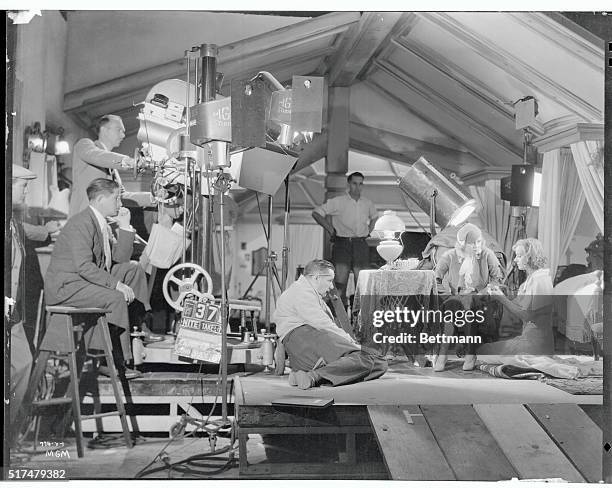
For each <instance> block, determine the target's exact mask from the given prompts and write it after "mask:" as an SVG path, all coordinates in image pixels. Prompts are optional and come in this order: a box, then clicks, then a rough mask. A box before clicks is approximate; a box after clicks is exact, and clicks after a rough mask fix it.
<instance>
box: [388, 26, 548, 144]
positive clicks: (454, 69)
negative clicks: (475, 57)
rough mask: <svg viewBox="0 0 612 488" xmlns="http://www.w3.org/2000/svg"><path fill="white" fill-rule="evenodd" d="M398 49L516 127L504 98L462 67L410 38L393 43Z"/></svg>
mask: <svg viewBox="0 0 612 488" xmlns="http://www.w3.org/2000/svg"><path fill="white" fill-rule="evenodd" d="M391 42H392V43H393V44H394V45H396V46H397V47H399V48H401V49H404V50H406V51H409V52H411V53H412V54H414V55H416V56H417V57H419V58H420V59H421V60H422V61H424V62H425V63H427V64H429V65H430V66H432V67H433V68H435V69H436V70H438V71H439V72H440V73H441V74H442V75H444V76H445V77H447V78H449V79H451V80H453V81H454V82H455V83H456V84H458V85H459V86H461V87H462V88H463V89H464V90H466V91H467V92H469V93H470V94H472V95H473V96H475V97H477V98H478V99H479V100H481V101H482V102H483V103H485V104H487V106H489V107H490V108H491V109H492V110H493V111H495V113H498V114H499V115H500V116H502V117H504V118H506V119H508V121H510V122H512V124H513V125H514V110H512V109H510V108H509V106H508V103H507V102H505V101H504V100H503V96H501V95H498V94H496V93H493V92H492V91H491V89H490V88H489V87H487V86H486V85H485V84H484V83H483V82H482V81H480V80H479V79H478V78H476V77H475V76H472V75H470V74H469V73H467V72H466V71H465V70H463V69H462V68H461V67H459V66H458V65H456V64H455V63H453V62H451V61H450V60H449V59H447V58H442V56H441V55H440V54H438V53H436V52H435V51H433V50H432V49H430V48H428V47H427V46H425V45H423V44H421V43H420V42H418V41H416V40H414V39H409V38H405V37H402V38H398V39H393V40H392V41H391ZM533 129H534V132H535V133H536V134H538V135H539V134H543V133H544V128H543V127H542V124H541V123H539V122H536V124H535V127H534V128H533Z"/></svg>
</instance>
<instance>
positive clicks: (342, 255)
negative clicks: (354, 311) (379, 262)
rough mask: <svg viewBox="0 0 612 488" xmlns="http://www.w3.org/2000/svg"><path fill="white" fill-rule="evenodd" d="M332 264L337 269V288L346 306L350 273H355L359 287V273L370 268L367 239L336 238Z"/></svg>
mask: <svg viewBox="0 0 612 488" xmlns="http://www.w3.org/2000/svg"><path fill="white" fill-rule="evenodd" d="M332 263H334V266H335V268H336V278H335V282H336V288H338V291H339V292H340V297H341V298H342V302H343V303H344V306H346V305H347V299H346V285H347V283H348V278H349V274H350V272H351V271H352V272H353V276H354V278H355V286H357V278H358V276H359V272H360V271H361V270H362V269H367V268H368V267H369V266H370V248H369V247H368V244H367V243H366V241H365V237H360V238H346V237H336V238H335V239H334V245H333V249H332Z"/></svg>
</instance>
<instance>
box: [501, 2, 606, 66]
mask: <svg viewBox="0 0 612 488" xmlns="http://www.w3.org/2000/svg"><path fill="white" fill-rule="evenodd" d="M506 15H509V16H510V17H512V18H513V19H514V20H516V21H517V22H520V23H521V24H523V25H524V26H525V27H527V28H528V29H530V30H531V31H533V32H535V33H537V34H539V35H541V36H544V37H546V38H547V39H548V40H550V41H552V42H553V43H555V44H556V45H557V46H559V47H562V48H563V49H565V51H566V52H567V53H568V54H569V55H571V56H574V57H575V58H576V59H577V60H578V61H580V62H583V63H587V64H588V65H589V66H590V67H591V68H593V69H594V70H597V71H599V72H600V73H601V74H602V75H603V74H604V71H605V70H604V63H603V62H602V60H603V59H604V57H605V51H604V42H603V40H602V39H600V38H599V37H597V36H595V35H593V34H591V33H590V32H589V31H587V30H585V29H583V28H582V27H580V26H579V25H577V24H575V23H574V22H572V21H571V20H569V19H568V18H567V17H565V16H564V15H563V14H560V13H558V12H527V13H525V12H507V14H506ZM568 24H572V26H574V27H575V28H578V29H580V30H581V31H584V32H586V33H587V34H586V36H588V37H586V38H585V37H584V34H579V33H578V31H576V30H574V28H572V26H570V25H568Z"/></svg>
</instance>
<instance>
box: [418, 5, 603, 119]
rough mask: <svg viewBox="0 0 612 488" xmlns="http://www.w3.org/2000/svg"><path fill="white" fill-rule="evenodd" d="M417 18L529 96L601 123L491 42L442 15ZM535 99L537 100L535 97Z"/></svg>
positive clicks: (595, 113)
mask: <svg viewBox="0 0 612 488" xmlns="http://www.w3.org/2000/svg"><path fill="white" fill-rule="evenodd" d="M418 15H420V16H421V17H423V18H425V19H427V20H428V21H430V22H432V23H434V24H435V25H437V26H438V27H441V28H442V29H444V30H445V31H446V32H448V33H449V34H451V35H452V36H453V37H454V38H456V39H457V40H459V41H460V42H462V43H463V44H465V45H466V46H467V47H469V48H470V49H472V50H474V51H475V52H477V53H478V54H479V55H480V56H482V57H483V58H484V59H486V60H487V61H488V62H490V63H491V64H493V65H494V66H497V67H498V68H500V69H503V70H504V71H505V72H506V73H507V74H508V75H510V76H512V77H513V78H515V79H516V80H518V81H520V82H521V83H524V84H525V85H527V86H529V87H530V88H531V89H532V90H534V92H533V95H536V94H537V95H540V94H541V95H542V96H546V97H548V98H552V99H553V100H554V101H555V102H556V103H558V104H559V105H561V106H563V107H565V108H566V109H568V110H569V111H571V112H573V113H575V114H577V115H579V116H580V117H582V118H583V119H584V120H585V121H586V122H593V121H599V120H603V113H602V111H601V110H600V109H598V108H597V107H594V106H593V105H591V104H590V103H588V102H587V101H585V100H583V99H582V98H580V97H579V96H578V95H576V94H575V93H573V92H572V91H571V90H569V89H567V88H565V87H564V86H563V85H561V84H559V83H557V82H556V81H554V80H553V79H552V78H549V77H548V76H546V75H545V74H544V73H541V72H540V71H538V70H537V69H536V68H534V67H533V66H531V65H529V64H527V63H525V62H524V61H523V60H521V59H520V58H517V57H516V56H513V55H512V54H510V53H509V52H507V51H505V50H504V49H502V48H501V47H499V46H498V45H496V44H495V43H494V42H493V41H492V40H491V39H483V38H482V36H479V35H478V34H477V33H476V32H473V31H472V30H471V29H470V28H468V27H467V26H465V25H464V24H462V23H461V22H459V21H458V20H456V19H455V18H454V17H453V16H452V15H449V14H447V13H444V12H420V13H419V14H418ZM536 98H537V97H536Z"/></svg>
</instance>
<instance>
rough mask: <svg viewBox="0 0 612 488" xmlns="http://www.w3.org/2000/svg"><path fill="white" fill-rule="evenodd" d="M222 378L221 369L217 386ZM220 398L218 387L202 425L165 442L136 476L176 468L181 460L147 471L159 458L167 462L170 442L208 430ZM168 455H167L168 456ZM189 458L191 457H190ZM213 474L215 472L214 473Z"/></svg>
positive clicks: (232, 442)
mask: <svg viewBox="0 0 612 488" xmlns="http://www.w3.org/2000/svg"><path fill="white" fill-rule="evenodd" d="M201 370H202V365H200V371H201ZM220 380H221V371H220V370H219V373H218V374H217V381H216V382H215V384H216V385H217V386H218V385H219V381H220ZM201 390H202V402H203V401H204V391H203V388H201ZM218 398H219V393H218V388H217V394H216V395H215V399H214V401H213V404H212V407H211V409H210V411H209V412H208V415H207V417H206V420H203V419H204V417H202V423H201V425H197V426H196V428H195V429H194V430H193V431H191V432H190V433H189V434H187V435H186V436H180V435H176V436H173V437H171V438H170V439H169V440H168V442H167V443H166V444H164V446H163V447H162V448H161V449H160V450H159V452H158V453H157V454H156V455H155V457H154V458H153V460H152V461H151V462H150V463H149V464H147V465H146V466H145V467H144V468H142V469H141V470H140V471H139V472H138V473H137V474H136V475H135V476H134V477H135V478H141V477H143V476H146V475H147V474H151V473H156V472H159V471H163V470H164V469H175V468H174V466H175V465H176V464H180V462H179V463H174V464H173V465H171V466H170V465H167V466H163V467H161V466H160V467H158V468H152V469H151V470H148V471H147V469H148V468H149V467H150V466H152V465H153V464H155V463H156V462H157V461H158V460H160V461H162V462H164V463H165V462H166V460H167V459H169V455H168V453H166V449H167V448H168V446H170V444H172V442H174V441H176V440H178V439H186V438H187V437H189V436H192V435H194V434H196V433H197V432H198V431H200V430H202V429H203V430H206V429H205V426H206V425H207V424H208V421H209V420H210V417H211V416H212V414H213V413H214V410H215V407H216V406H217V403H218ZM192 401H193V395H192V397H191V401H190V402H189V403H190V404H191V402H192ZM233 431H234V429H233V427H232V429H231V434H232V441H231V445H230V446H229V447H231V446H233V444H234V442H235V441H234V436H233ZM178 449H184V446H181V447H180V448H177V450H178ZM224 449H225V448H224ZM222 452H224V451H222V450H219V451H215V452H211V453H208V454H200V455H198V456H208V455H211V454H220V453H222ZM164 454H165V456H164ZM166 456H167V457H166ZM188 459H189V458H188ZM228 467H229V466H228ZM225 469H227V468H223V471H224V470H225ZM213 474H215V473H213Z"/></svg>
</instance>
